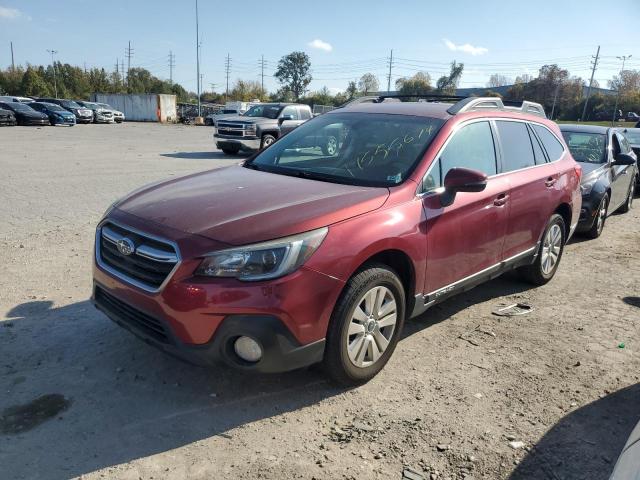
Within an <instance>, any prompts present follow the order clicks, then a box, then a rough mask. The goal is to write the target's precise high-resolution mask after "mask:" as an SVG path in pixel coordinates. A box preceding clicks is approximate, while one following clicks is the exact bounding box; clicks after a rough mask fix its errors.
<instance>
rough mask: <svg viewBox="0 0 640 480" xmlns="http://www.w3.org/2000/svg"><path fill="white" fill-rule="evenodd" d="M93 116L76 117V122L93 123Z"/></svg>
mask: <svg viewBox="0 0 640 480" xmlns="http://www.w3.org/2000/svg"><path fill="white" fill-rule="evenodd" d="M92 122H93V116H91V117H76V123H92Z"/></svg>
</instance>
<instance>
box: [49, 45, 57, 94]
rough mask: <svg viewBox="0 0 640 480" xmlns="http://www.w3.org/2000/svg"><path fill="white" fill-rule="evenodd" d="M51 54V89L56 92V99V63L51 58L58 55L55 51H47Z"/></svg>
mask: <svg viewBox="0 0 640 480" xmlns="http://www.w3.org/2000/svg"><path fill="white" fill-rule="evenodd" d="M47 52H49V53H50V54H51V65H52V66H53V88H54V89H55V92H56V98H58V81H57V80H56V62H55V60H54V59H53V56H54V55H55V54H56V53H58V51H57V50H47Z"/></svg>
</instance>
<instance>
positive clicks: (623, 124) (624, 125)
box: [556, 120, 637, 128]
mask: <svg viewBox="0 0 640 480" xmlns="http://www.w3.org/2000/svg"><path fill="white" fill-rule="evenodd" d="M556 122H557V123H575V124H579V125H599V126H601V127H610V126H611V122H578V121H577V120H556ZM636 123H637V122H616V123H615V125H614V126H615V127H616V128H634V127H635V126H636Z"/></svg>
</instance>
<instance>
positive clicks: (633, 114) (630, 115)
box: [625, 112, 640, 122]
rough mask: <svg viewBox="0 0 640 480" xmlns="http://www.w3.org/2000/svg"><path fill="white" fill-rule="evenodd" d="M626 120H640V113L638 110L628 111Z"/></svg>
mask: <svg viewBox="0 0 640 480" xmlns="http://www.w3.org/2000/svg"><path fill="white" fill-rule="evenodd" d="M625 120H626V121H627V122H637V121H638V120H640V115H638V114H637V113H636V112H627V114H626V115H625Z"/></svg>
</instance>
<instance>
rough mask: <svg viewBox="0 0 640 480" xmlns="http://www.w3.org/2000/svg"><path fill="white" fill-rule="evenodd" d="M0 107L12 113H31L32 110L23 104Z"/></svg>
mask: <svg viewBox="0 0 640 480" xmlns="http://www.w3.org/2000/svg"><path fill="white" fill-rule="evenodd" d="M0 106H2V107H3V108H8V109H9V110H13V111H14V112H33V108H31V107H29V106H27V105H25V104H24V103H18V102H10V103H1V104H0Z"/></svg>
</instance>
